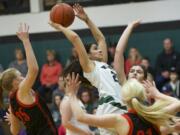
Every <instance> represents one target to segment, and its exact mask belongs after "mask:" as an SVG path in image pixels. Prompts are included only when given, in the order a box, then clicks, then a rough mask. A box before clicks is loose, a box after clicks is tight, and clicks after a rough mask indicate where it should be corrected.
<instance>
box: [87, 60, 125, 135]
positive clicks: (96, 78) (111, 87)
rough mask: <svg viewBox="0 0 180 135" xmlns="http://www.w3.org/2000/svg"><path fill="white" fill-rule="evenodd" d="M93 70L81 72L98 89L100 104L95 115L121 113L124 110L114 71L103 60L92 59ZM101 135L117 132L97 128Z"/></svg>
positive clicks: (114, 134)
mask: <svg viewBox="0 0 180 135" xmlns="http://www.w3.org/2000/svg"><path fill="white" fill-rule="evenodd" d="M93 62H94V64H95V67H94V70H93V71H92V72H90V73H85V72H84V73H83V74H84V77H85V78H87V79H88V80H89V81H90V82H91V84H92V85H93V86H95V87H96V88H97V89H98V92H99V97H100V100H99V102H100V103H101V104H99V105H98V108H97V111H96V115H100V116H101V115H102V114H112V113H116V114H123V113H125V112H126V110H125V108H126V107H125V106H124V104H123V102H122V97H121V86H120V84H119V81H118V78H117V75H116V72H115V71H114V70H113V69H112V67H110V66H109V65H108V64H106V63H104V62H98V61H93ZM99 130H100V134H101V135H116V134H117V133H115V132H113V131H111V130H107V129H101V128H100V129H99Z"/></svg>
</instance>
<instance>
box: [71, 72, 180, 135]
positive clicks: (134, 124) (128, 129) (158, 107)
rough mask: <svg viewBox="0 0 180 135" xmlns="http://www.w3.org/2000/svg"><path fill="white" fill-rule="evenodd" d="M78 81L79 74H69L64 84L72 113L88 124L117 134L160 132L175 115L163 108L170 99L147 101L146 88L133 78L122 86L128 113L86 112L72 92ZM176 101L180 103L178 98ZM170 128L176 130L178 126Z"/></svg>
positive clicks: (150, 133) (133, 134) (167, 104)
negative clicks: (161, 127)
mask: <svg viewBox="0 0 180 135" xmlns="http://www.w3.org/2000/svg"><path fill="white" fill-rule="evenodd" d="M80 83H81V82H79V80H78V75H77V76H75V74H72V76H70V75H68V82H67V85H68V86H67V87H68V90H69V96H70V101H71V106H72V110H73V113H74V115H75V117H76V118H77V119H78V120H79V121H81V122H83V123H86V124H88V125H92V126H98V127H103V128H110V129H113V130H114V131H115V132H116V133H117V134H119V135H144V134H146V135H160V130H159V127H160V126H162V125H164V126H169V125H170V124H172V122H171V120H170V119H177V118H176V117H175V116H173V115H171V113H169V110H168V108H166V106H169V105H170V104H172V101H171V100H158V101H157V102H155V103H154V104H153V105H146V104H145V103H146V102H147V97H146V93H145V89H144V87H143V85H142V84H141V83H140V82H138V81H137V80H136V79H130V80H128V81H127V82H126V83H125V84H124V85H123V87H122V89H121V90H122V98H123V101H124V102H125V103H126V104H127V106H128V110H129V111H128V113H125V114H105V115H101V116H95V115H91V114H86V113H85V112H83V111H82V109H81V107H80V106H79V104H78V100H77V98H76V95H75V94H76V92H77V90H78V87H79V84H80ZM146 87H149V86H148V85H146ZM176 101H177V100H176ZM178 102H179V101H178ZM178 104H179V107H180V102H179V103H178ZM171 130H173V131H176V132H178V131H177V128H174V129H173V128H171Z"/></svg>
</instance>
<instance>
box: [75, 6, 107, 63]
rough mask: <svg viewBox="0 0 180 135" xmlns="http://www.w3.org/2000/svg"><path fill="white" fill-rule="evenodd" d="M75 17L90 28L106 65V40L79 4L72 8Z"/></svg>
mask: <svg viewBox="0 0 180 135" xmlns="http://www.w3.org/2000/svg"><path fill="white" fill-rule="evenodd" d="M73 8H74V10H75V12H76V16H77V17H78V18H79V19H81V20H82V21H84V22H85V23H86V24H87V25H88V27H89V28H90V30H91V32H92V34H93V37H94V38H95V40H96V42H97V44H98V46H99V48H100V49H101V50H102V52H103V61H104V62H106V63H107V59H108V55H107V44H106V39H105V37H104V35H103V33H102V32H101V31H100V30H99V28H98V27H97V26H96V25H95V24H94V23H93V22H92V20H91V19H90V18H89V17H88V15H87V14H86V12H85V11H84V9H83V7H82V6H80V5H79V4H75V5H74V6H73Z"/></svg>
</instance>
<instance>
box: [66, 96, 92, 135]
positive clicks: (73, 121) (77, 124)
mask: <svg viewBox="0 0 180 135" xmlns="http://www.w3.org/2000/svg"><path fill="white" fill-rule="evenodd" d="M64 98H65V100H69V97H68V96H65V97H64ZM79 105H80V106H81V108H82V109H83V110H85V107H84V105H83V103H82V102H81V101H80V100H79ZM70 122H71V124H72V125H75V126H76V127H78V128H80V129H82V130H84V131H90V129H89V126H88V125H86V124H83V123H81V122H79V121H77V120H76V119H75V117H74V115H73V114H72V117H71V120H70ZM66 135H78V134H77V133H74V132H72V131H70V130H68V129H66Z"/></svg>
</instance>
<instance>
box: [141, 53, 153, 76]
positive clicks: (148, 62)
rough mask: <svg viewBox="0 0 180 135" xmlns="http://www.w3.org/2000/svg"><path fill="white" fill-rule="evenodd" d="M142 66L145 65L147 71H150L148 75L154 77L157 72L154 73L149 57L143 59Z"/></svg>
mask: <svg viewBox="0 0 180 135" xmlns="http://www.w3.org/2000/svg"><path fill="white" fill-rule="evenodd" d="M141 65H143V66H144V67H145V68H146V70H147V71H148V73H150V74H151V75H152V76H153V77H154V75H155V71H154V69H153V67H152V66H151V64H150V60H149V58H148V57H144V58H142V60H141Z"/></svg>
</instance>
